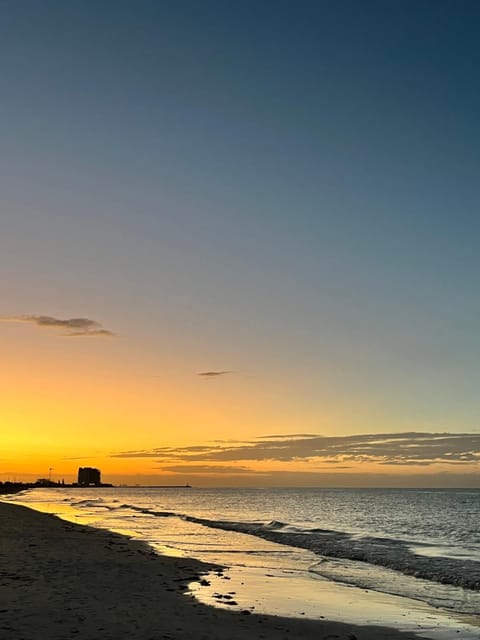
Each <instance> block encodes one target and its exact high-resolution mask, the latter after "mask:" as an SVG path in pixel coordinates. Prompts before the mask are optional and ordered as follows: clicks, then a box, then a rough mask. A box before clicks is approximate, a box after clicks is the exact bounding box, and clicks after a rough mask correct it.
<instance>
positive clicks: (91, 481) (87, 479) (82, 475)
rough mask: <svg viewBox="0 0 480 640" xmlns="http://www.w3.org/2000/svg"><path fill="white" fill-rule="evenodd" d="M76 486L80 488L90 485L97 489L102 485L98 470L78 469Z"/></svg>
mask: <svg viewBox="0 0 480 640" xmlns="http://www.w3.org/2000/svg"><path fill="white" fill-rule="evenodd" d="M78 484H79V485H80V486H81V487H89V486H90V485H94V486H95V487H99V486H100V485H101V484H102V480H101V477H100V469H94V468H93V467H80V468H79V470H78Z"/></svg>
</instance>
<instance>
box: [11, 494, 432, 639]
mask: <svg viewBox="0 0 480 640" xmlns="http://www.w3.org/2000/svg"><path fill="white" fill-rule="evenodd" d="M0 550H1V566H2V569H1V571H0V601H1V603H2V605H1V610H0V631H4V632H6V635H8V637H9V638H11V639H12V640H19V639H20V638H21V639H22V640H38V638H40V637H48V638H52V639H53V640H64V639H65V638H77V639H78V640H94V639H95V640H110V639H111V640H118V638H126V637H128V638H129V640H207V639H208V640H225V639H226V638H228V639H229V640H244V639H246V638H248V639H249V640H250V639H251V640H256V639H258V640H260V639H262V640H285V639H286V638H288V637H290V638H302V639H305V640H322V639H324V640H327V638H331V639H332V640H333V638H336V639H338V640H354V639H356V640H415V639H416V640H418V638H419V637H421V635H420V633H421V630H419V635H416V634H411V633H405V632H401V631H397V630H395V629H391V628H387V627H377V626H357V625H351V624H345V623H341V622H330V621H328V620H320V621H319V620H309V619H299V618H285V617H280V616H272V615H263V614H256V613H251V612H250V611H248V610H247V609H241V610H240V611H230V610H225V609H220V608H216V607H212V606H209V605H206V604H202V603H201V602H199V601H198V600H197V599H195V598H194V597H193V595H192V594H191V593H188V584H189V583H191V582H197V583H199V585H201V581H202V579H203V580H204V578H202V576H205V574H206V573H208V572H212V571H216V573H217V576H219V577H220V576H221V575H223V568H222V567H218V566H216V565H211V564H207V563H204V562H200V561H199V560H195V559H192V558H174V557H171V556H163V555H159V554H157V553H156V552H155V551H153V549H151V548H150V547H149V546H148V545H147V544H145V543H142V542H139V541H135V540H132V539H130V538H128V537H126V536H123V535H121V534H118V533H113V532H111V531H108V530H104V529H96V528H94V527H90V526H87V525H80V524H75V523H72V522H68V521H66V520H62V519H60V518H58V517H56V516H53V515H49V514H45V513H41V512H39V511H35V510H33V509H30V508H29V507H24V506H20V505H15V504H9V503H5V502H0ZM225 584H227V587H226V588H225V592H227V591H228V583H225ZM341 608H342V603H341V602H339V609H341Z"/></svg>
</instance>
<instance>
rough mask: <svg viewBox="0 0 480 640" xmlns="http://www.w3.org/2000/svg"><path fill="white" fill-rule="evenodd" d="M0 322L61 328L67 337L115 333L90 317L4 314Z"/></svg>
mask: <svg viewBox="0 0 480 640" xmlns="http://www.w3.org/2000/svg"><path fill="white" fill-rule="evenodd" d="M0 321H1V322H26V323H30V324H34V325H36V326H37V327H40V328H47V329H63V330H64V331H65V333H64V335H66V336H68V337H77V336H89V337H111V336H114V335H115V334H114V333H113V332H112V331H110V330H109V329H105V328H104V327H102V325H101V324H100V322H97V321H96V320H91V319H90V318H67V319H65V320H62V319H60V318H54V317H52V316H36V315H31V316H28V315H25V316H6V317H3V318H0Z"/></svg>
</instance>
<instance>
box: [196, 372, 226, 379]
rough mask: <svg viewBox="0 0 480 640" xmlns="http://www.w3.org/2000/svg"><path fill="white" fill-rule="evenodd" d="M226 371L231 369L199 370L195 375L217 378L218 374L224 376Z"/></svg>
mask: <svg viewBox="0 0 480 640" xmlns="http://www.w3.org/2000/svg"><path fill="white" fill-rule="evenodd" d="M227 373H233V371H200V372H199V373H197V375H198V376H202V377H203V378H217V377H218V376H226V375H227Z"/></svg>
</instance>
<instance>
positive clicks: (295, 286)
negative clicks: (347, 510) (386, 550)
mask: <svg viewBox="0 0 480 640" xmlns="http://www.w3.org/2000/svg"><path fill="white" fill-rule="evenodd" d="M479 20H480V5H479V4H478V2H476V1H473V0H472V1H469V0H451V1H447V0H436V1H435V2H432V1H430V0H428V1H427V0H415V1H413V0H412V1H410V0H402V1H396V0H387V1H385V0H382V1H378V2H377V1H371V0H364V1H362V2H357V1H356V0H341V1H340V2H338V1H329V0H317V1H315V2H309V1H307V0H301V1H299V2H295V3H294V2H291V1H288V2H286V1H283V0H278V1H277V0H276V1H275V2H273V1H270V0H266V1H265V2H253V1H250V0H242V2H224V1H212V0H205V1H204V2H201V3H200V2H196V1H193V0H181V1H180V2H170V1H158V0H157V1H149V0H136V1H135V2H133V1H132V0H130V1H124V0H115V1H113V0H104V1H102V2H95V1H93V0H75V1H73V2H68V3H66V2H63V1H54V0H43V2H41V3H39V2H35V1H34V0H23V1H22V2H15V1H13V0H4V1H3V2H1V3H0V77H1V79H2V80H1V93H0V96H1V97H0V140H1V143H0V144H1V148H2V153H1V154H0V193H1V196H0V207H1V209H0V274H1V277H0V344H1V350H2V358H1V359H0V480H2V478H3V479H4V480H5V479H10V480H11V479H14V478H15V479H22V480H31V479H35V478H38V477H48V475H49V474H50V475H51V476H52V477H53V478H54V479H60V478H65V480H66V481H71V480H73V479H74V478H75V476H76V471H77V467H78V466H95V467H99V468H100V469H101V470H102V472H103V479H104V480H105V481H110V482H124V483H138V484H169V483H179V484H180V483H184V482H190V483H191V484H194V485H196V486H217V485H218V486H220V485H222V486H223V485H230V486H231V485H251V486H255V485H261V486H266V485H296V486H301V485H309V486H312V485H313V486H359V485H361V486H480V474H479V473H478V472H479V462H480V429H479V416H480V399H479V398H480V395H479V392H478V389H479V385H480V341H479V317H480V295H479V293H480V290H479V289H480V287H479V278H478V274H479V273H480V252H479V251H478V246H479V237H480V216H479V210H480V206H479V205H480V190H479V187H478V185H479V183H480V181H479V175H478V173H479V167H480V124H479V119H478V113H479V112H480V75H479V72H478V69H479V68H480V45H479V44H478V32H477V25H478V23H479Z"/></svg>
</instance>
